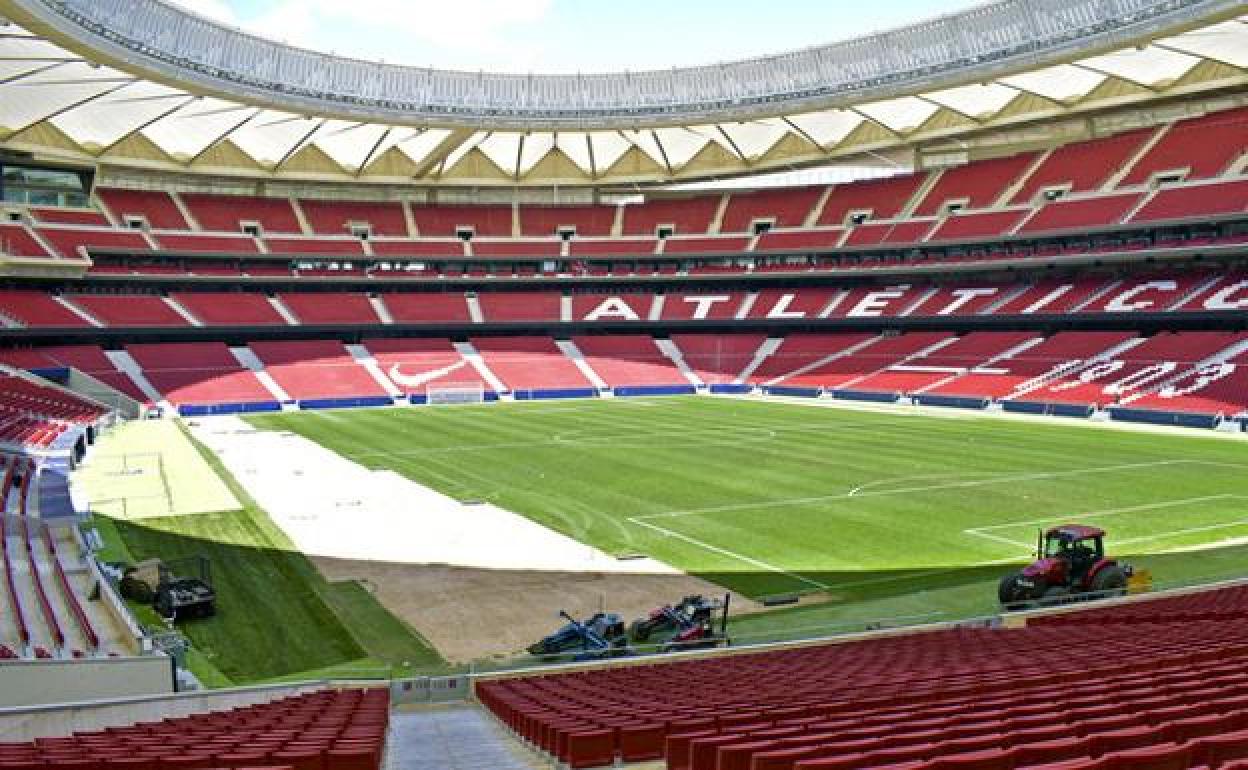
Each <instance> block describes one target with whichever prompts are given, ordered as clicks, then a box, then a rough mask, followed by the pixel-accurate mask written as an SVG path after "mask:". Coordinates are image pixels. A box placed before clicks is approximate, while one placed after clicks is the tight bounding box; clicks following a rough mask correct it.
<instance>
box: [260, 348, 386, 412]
mask: <svg viewBox="0 0 1248 770" xmlns="http://www.w3.org/2000/svg"><path fill="white" fill-rule="evenodd" d="M248 347H249V348H251V350H252V352H253V353H255V354H256V356H257V357H258V358H259V359H260V360H261V361H263V362H264V368H265V371H267V372H268V373H269V374H270V375H271V376H272V377H273V379H274V380H276V381H277V384H278V385H280V386H281V387H282V389H283V390H285V391H286V393H287V394H289V395H290V396H291V398H294V399H296V400H299V399H318V398H357V397H365V396H384V395H386V392H385V390H383V389H382V387H381V385H380V384H379V383H378V382H377V380H375V379H373V377H371V376H370V375H369V373H368V370H367V369H365V368H364V367H363V366H361V365H360V364H358V363H357V362H356V361H355V360H354V359H353V358H352V357H351V354H350V353H348V352H347V350H346V349H345V348H344V347H343V346H342V343H341V342H338V341H337V340H291V341H284V342H251V343H248Z"/></svg>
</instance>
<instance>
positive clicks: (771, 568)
mask: <svg viewBox="0 0 1248 770" xmlns="http://www.w3.org/2000/svg"><path fill="white" fill-rule="evenodd" d="M628 521H629V522H631V523H633V524H636V525H637V526H639V527H645V528H646V529H649V530H652V531H654V532H658V533H660V534H663V535H666V536H667V537H674V538H676V539H677V540H683V541H685V542H686V543H688V544H690V545H693V546H697V547H698V548H702V549H705V550H707V551H710V552H712V553H717V554H720V555H721V556H727V557H728V558H730V559H736V560H737V561H739V562H742V563H744V564H749V565H750V566H753V567H758V568H759V569H764V570H766V571H768V572H774V573H776V574H777V575H784V576H785V577H789V578H793V579H794V580H798V581H801V582H803V583H805V584H806V585H811V586H814V587H816V588H819V589H822V590H827V589H828V588H829V586H828V584H827V583H820V582H819V581H818V580H811V579H810V578H807V577H803V576H802V575H798V574H796V573H793V572H789V571H788V570H786V569H783V568H781V567H777V566H776V565H774V564H768V563H767V562H765V561H760V560H759V559H755V558H753V557H750V556H745V555H743V554H739V553H736V552H735V551H729V550H728V549H727V548H720V547H719V546H717V545H711V544H710V543H706V542H703V541H701V540H698V539H697V538H694V537H689V536H688V535H684V534H681V533H680V532H674V531H672V530H670V529H667V528H665V527H660V526H658V525H657V524H651V523H650V522H648V521H638V520H637V519H635V518H630V519H628Z"/></svg>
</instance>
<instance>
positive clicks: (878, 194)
mask: <svg viewBox="0 0 1248 770" xmlns="http://www.w3.org/2000/svg"><path fill="white" fill-rule="evenodd" d="M926 178H927V175H926V174H904V175H901V176H895V177H888V178H885V179H871V180H866V181H862V182H855V183H853V184H845V185H837V186H836V187H834V188H832V192H831V194H830V195H829V196H828V199H827V200H826V201H824V204H823V211H822V212H821V213H820V215H819V224H821V225H837V226H839V225H846V224H848V220H849V215H850V214H851V213H854V212H867V213H869V214H870V217H871V219H892V218H894V217H896V216H897V215H898V214H900V213H901V212H902V209H903V208H905V206H906V203H907V202H908V201H909V200H910V199H911V198H913V197H914V195H915V193H916V192H918V189H919V187H920V186H921V185H922V184H923V182H924V181H925V180H926Z"/></svg>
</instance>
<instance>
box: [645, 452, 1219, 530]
mask: <svg viewBox="0 0 1248 770" xmlns="http://www.w3.org/2000/svg"><path fill="white" fill-rule="evenodd" d="M1200 462H1201V461H1199V460H1157V461H1155V462H1146V463H1126V464H1123V465H1102V466H1095V467H1092V468H1077V469H1073V470H1068V471H1044V472H1040V473H1019V474H1014V475H1003V476H997V477H994V478H991V479H977V480H974V481H954V482H950V483H948V484H926V485H923V486H915V487H900V488H898V489H883V490H880V491H877V492H862V493H860V494H856V495H849V494H845V493H841V494H835V495H816V496H813V497H792V498H787V499H783V500H761V501H759V502H754V503H733V504H731V505H717V506H712V507H709V508H690V509H687V510H683V511H664V512H662V513H648V514H642V515H639V516H635V517H632V518H633V519H637V520H642V519H663V518H673V517H678V516H701V515H705V514H708V513H727V512H730V511H748V510H758V509H762V508H784V507H788V506H793V505H809V504H810V503H822V502H828V501H830V500H848V499H861V498H863V497H887V496H890V495H901V494H909V493H911V492H935V491H939V490H942V489H966V488H970V487H982V486H988V485H991V484H1000V483H1003V482H1008V481H1038V480H1041V479H1059V478H1066V477H1068V476H1086V475H1091V474H1096V473H1110V472H1113V471H1125V470H1138V469H1141V468H1157V467H1161V466H1165V465H1183V464H1189V463H1200Z"/></svg>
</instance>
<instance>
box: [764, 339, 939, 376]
mask: <svg viewBox="0 0 1248 770" xmlns="http://www.w3.org/2000/svg"><path fill="white" fill-rule="evenodd" d="M955 339H956V338H955V337H953V336H952V335H950V334H948V333H946V332H914V333H911V334H902V335H897V336H893V337H880V338H879V339H877V340H875V341H874V342H872V343H871V345H869V346H867V347H866V348H864V349H862V350H859V351H856V352H855V353H854V355H852V356H844V357H839V358H835V359H833V360H830V361H826V362H824V363H820V364H819V365H817V366H815V367H814V368H813V369H810V370H809V371H804V372H801V373H800V374H798V373H793V374H789V375H787V376H784V377H781V378H779V380H778V383H779V384H783V385H786V386H795V387H817V388H818V387H821V388H829V389H857V386H858V383H859V382H860V381H862V380H864V379H866V378H867V377H868V376H869V375H871V374H874V373H876V372H878V371H881V370H883V369H885V368H887V367H890V366H893V365H895V364H899V363H902V362H903V361H906V360H908V359H910V358H911V357H913V356H918V355H920V354H924V353H927V352H928V351H931V350H933V349H935V348H936V347H937V346H940V345H944V344H948V343H949V342H952V341H953V340H955Z"/></svg>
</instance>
